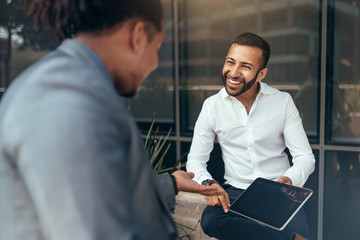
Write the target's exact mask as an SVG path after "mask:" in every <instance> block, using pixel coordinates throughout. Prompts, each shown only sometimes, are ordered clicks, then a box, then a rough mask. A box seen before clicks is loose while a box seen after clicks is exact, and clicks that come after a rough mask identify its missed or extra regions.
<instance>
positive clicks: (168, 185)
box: [157, 173, 175, 212]
mask: <svg viewBox="0 0 360 240" xmlns="http://www.w3.org/2000/svg"><path fill="white" fill-rule="evenodd" d="M157 179H158V181H159V184H160V189H162V191H161V194H162V197H163V198H164V200H165V202H166V203H167V206H168V207H169V209H170V211H171V212H174V210H175V189H174V185H173V182H172V180H171V177H170V175H169V174H168V173H163V174H159V175H157Z"/></svg>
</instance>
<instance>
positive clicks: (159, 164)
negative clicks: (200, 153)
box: [145, 118, 187, 174]
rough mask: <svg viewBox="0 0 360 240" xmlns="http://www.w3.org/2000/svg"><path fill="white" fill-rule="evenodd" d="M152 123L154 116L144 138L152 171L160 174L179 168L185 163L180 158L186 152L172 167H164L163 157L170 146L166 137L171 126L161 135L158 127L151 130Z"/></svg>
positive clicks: (169, 132) (153, 122)
mask: <svg viewBox="0 0 360 240" xmlns="http://www.w3.org/2000/svg"><path fill="white" fill-rule="evenodd" d="M154 124H155V118H153V120H152V122H151V125H150V128H149V130H148V132H147V135H146V139H145V149H146V151H147V152H148V153H149V157H150V164H151V166H152V167H153V169H154V173H155V174H160V173H163V172H173V171H175V170H180V169H181V168H182V167H184V166H185V163H182V159H183V158H184V157H185V156H186V154H187V153H185V154H183V155H182V156H181V157H180V159H178V160H177V161H176V162H175V164H174V165H173V166H172V167H164V158H165V156H166V154H167V152H168V151H169V149H170V147H171V143H169V142H168V139H169V136H170V134H171V131H172V128H170V129H169V131H168V132H167V134H166V136H165V137H164V136H163V135H160V136H158V134H159V127H158V128H157V129H156V130H155V131H153V128H154Z"/></svg>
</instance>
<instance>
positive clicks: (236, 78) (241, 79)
mask: <svg viewBox="0 0 360 240" xmlns="http://www.w3.org/2000/svg"><path fill="white" fill-rule="evenodd" d="M226 78H229V79H231V80H239V81H241V82H245V78H244V77H243V76H239V77H232V76H230V75H229V74H228V73H225V75H223V79H224V80H225V79H226Z"/></svg>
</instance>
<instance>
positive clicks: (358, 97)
mask: <svg viewBox="0 0 360 240" xmlns="http://www.w3.org/2000/svg"><path fill="white" fill-rule="evenodd" d="M344 102H345V106H346V110H347V111H348V112H360V93H359V92H358V90H357V89H346V90H345V92H344Z"/></svg>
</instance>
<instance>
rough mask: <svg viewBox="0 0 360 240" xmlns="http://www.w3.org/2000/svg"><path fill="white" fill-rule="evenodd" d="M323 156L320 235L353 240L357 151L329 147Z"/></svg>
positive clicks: (359, 183) (359, 194) (359, 170)
mask: <svg viewBox="0 0 360 240" xmlns="http://www.w3.org/2000/svg"><path fill="white" fill-rule="evenodd" d="M325 160H326V161H325V186H324V194H325V195H324V199H325V201H324V218H323V219H324V226H323V239H326V240H335V239H346V240H357V239H359V234H360V232H359V222H360V208H359V199H360V162H359V153H358V152H342V151H336V152H335V151H331V152H330V151H329V152H327V153H326V159H325Z"/></svg>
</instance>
